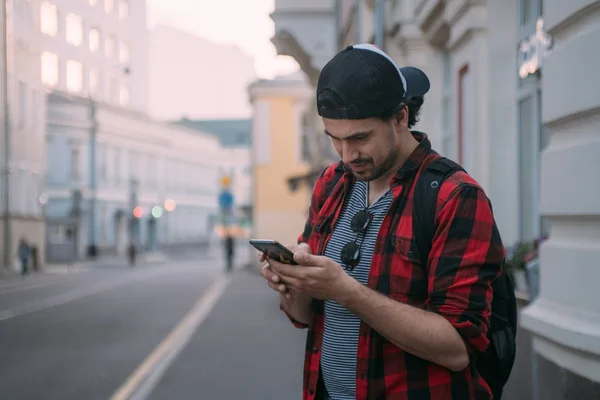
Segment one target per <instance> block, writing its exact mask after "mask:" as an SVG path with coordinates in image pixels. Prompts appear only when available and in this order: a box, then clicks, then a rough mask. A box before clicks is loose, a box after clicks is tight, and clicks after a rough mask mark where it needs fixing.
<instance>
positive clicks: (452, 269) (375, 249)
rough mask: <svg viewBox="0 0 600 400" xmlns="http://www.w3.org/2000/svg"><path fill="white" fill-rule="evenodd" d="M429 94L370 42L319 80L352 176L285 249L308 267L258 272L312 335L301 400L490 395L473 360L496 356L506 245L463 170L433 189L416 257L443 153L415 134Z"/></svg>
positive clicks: (328, 122)
mask: <svg viewBox="0 0 600 400" xmlns="http://www.w3.org/2000/svg"><path fill="white" fill-rule="evenodd" d="M428 90H429V80H428V78H427V76H426V75H425V74H424V73H423V72H422V71H420V70H418V69H416V68H410V67H405V68H402V69H399V68H398V67H397V66H396V65H395V64H394V62H393V61H392V60H391V58H389V57H388V56H387V55H386V54H385V53H383V52H382V51H381V50H379V49H378V48H376V47H375V46H372V45H356V46H351V47H348V48H346V49H345V50H343V51H341V52H340V53H338V54H337V55H336V56H335V57H334V58H333V59H332V60H331V61H330V62H329V63H328V64H327V65H326V66H325V67H324V68H323V70H322V72H321V75H320V77H319V82H318V87H317V107H318V112H319V115H320V116H321V117H322V118H323V123H324V126H325V134H327V135H328V136H329V137H330V139H331V141H332V143H333V146H334V147H335V149H336V150H337V152H338V153H339V154H340V157H341V159H342V161H343V163H344V165H345V172H344V174H343V175H342V177H341V179H340V182H339V184H338V185H336V186H335V187H334V188H333V190H332V192H331V195H330V198H329V201H327V202H325V200H326V198H325V197H326V191H327V187H328V186H329V184H330V183H331V181H332V179H333V176H334V174H335V169H336V168H337V165H332V166H330V167H329V168H327V169H326V170H325V171H324V172H323V173H322V175H321V176H320V178H319V179H318V181H317V183H316V185H315V188H314V191H313V195H312V201H311V207H310V212H309V217H308V221H307V224H306V228H305V231H304V233H303V234H302V235H301V236H300V238H299V245H297V246H290V248H292V250H294V252H295V254H294V257H295V260H296V261H297V262H298V264H300V265H298V266H290V265H285V264H281V263H279V262H277V261H275V260H272V259H267V264H266V265H265V266H264V267H263V269H262V275H263V276H264V277H265V279H267V280H268V282H269V283H268V284H269V286H270V287H271V288H272V289H274V290H276V291H278V292H280V298H281V308H282V310H283V311H284V312H285V313H286V314H287V315H288V316H289V317H290V319H291V320H292V322H293V323H294V324H295V325H296V326H297V327H308V335H307V345H306V346H307V347H306V349H307V352H306V357H305V369H304V371H305V372H304V374H305V375H304V399H313V398H318V399H333V400H337V399H359V400H366V399H369V400H375V399H406V400H425V399H431V400H441V399H453V400H465V399H477V400H480V399H491V398H492V394H491V390H490V388H489V386H488V385H487V384H486V382H485V381H484V380H483V379H482V378H481V376H480V375H479V373H478V371H477V369H476V368H475V366H474V363H473V358H474V356H476V355H477V354H478V353H481V352H483V351H484V350H485V349H486V347H487V346H488V339H487V338H486V333H487V330H488V327H489V319H490V309H491V299H492V290H491V283H492V281H494V280H495V279H496V278H497V277H498V276H499V275H500V274H501V265H502V260H503V257H504V248H503V245H502V242H501V239H500V236H499V234H498V231H497V228H496V225H495V222H494V218H493V215H492V211H491V208H490V205H489V203H488V200H487V197H486V195H485V193H484V192H483V190H482V189H481V187H480V186H479V185H478V184H477V183H476V182H475V181H474V180H473V178H471V177H470V176H469V175H468V174H467V173H465V172H464V171H460V172H456V173H454V174H452V175H451V176H450V177H449V178H447V179H446V180H444V181H443V183H442V184H441V186H440V188H439V191H438V198H437V203H436V207H435V221H436V225H435V235H434V239H433V240H432V243H431V251H430V253H429V257H428V262H427V265H425V266H423V265H421V261H420V260H419V258H418V256H417V255H415V254H414V252H413V251H412V249H413V247H411V242H413V241H414V240H413V239H414V238H415V232H413V222H412V208H413V204H412V198H413V193H414V183H415V182H416V180H417V178H418V177H419V176H420V173H421V172H422V171H423V168H424V167H425V166H427V165H428V164H429V163H431V162H432V161H433V160H435V159H436V158H438V157H439V156H438V155H437V153H435V152H434V151H433V150H432V149H431V144H430V142H429V140H428V139H427V135H426V134H424V133H421V132H416V131H411V128H412V127H413V126H414V125H415V123H416V122H417V120H418V116H419V112H420V109H421V105H422V104H423V100H424V95H425V94H426V93H427V92H428ZM330 228H332V229H330ZM313 254H314V255H313ZM260 259H261V260H264V259H265V258H264V256H262V255H261V256H260Z"/></svg>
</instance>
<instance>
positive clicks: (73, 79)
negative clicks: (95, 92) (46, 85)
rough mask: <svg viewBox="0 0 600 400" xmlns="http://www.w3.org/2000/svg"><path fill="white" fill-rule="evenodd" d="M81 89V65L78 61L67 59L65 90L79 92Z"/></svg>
mask: <svg viewBox="0 0 600 400" xmlns="http://www.w3.org/2000/svg"><path fill="white" fill-rule="evenodd" d="M81 89H83V65H81V63H80V62H78V61H73V60H69V61H67V90H68V91H69V92H72V93H79V92H81Z"/></svg>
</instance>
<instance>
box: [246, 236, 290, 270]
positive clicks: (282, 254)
mask: <svg viewBox="0 0 600 400" xmlns="http://www.w3.org/2000/svg"><path fill="white" fill-rule="evenodd" d="M250 244H251V245H252V246H254V247H255V248H256V249H257V250H258V251H261V252H263V253H265V255H266V256H267V257H269V258H272V259H273V260H277V261H279V262H281V263H283V264H290V265H298V263H297V262H296V261H295V260H294V253H292V251H291V250H290V249H288V248H287V247H285V246H284V245H282V244H281V243H279V242H278V241H277V240H268V239H250Z"/></svg>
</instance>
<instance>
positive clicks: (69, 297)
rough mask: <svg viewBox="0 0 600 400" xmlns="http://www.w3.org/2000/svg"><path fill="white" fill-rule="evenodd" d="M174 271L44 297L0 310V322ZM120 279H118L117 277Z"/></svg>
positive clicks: (113, 281)
mask: <svg viewBox="0 0 600 400" xmlns="http://www.w3.org/2000/svg"><path fill="white" fill-rule="evenodd" d="M175 271H176V270H169V271H167V270H160V271H153V272H151V273H148V274H146V275H139V276H133V277H129V278H125V279H117V278H114V279H111V280H110V281H108V282H102V283H99V284H96V285H91V286H86V287H82V288H77V289H74V290H71V291H68V292H65V293H61V294H59V295H55V296H50V297H46V298H44V299H42V300H36V301H33V302H30V303H25V304H23V305H20V306H17V307H14V308H10V309H7V310H0V322H1V321H5V320H7V319H10V318H14V317H19V316H22V315H25V314H29V313H32V312H36V311H41V310H45V309H47V308H51V307H56V306H60V305H63V304H67V303H71V302H73V301H76V300H79V299H82V298H84V297H89V296H92V295H95V294H100V293H103V292H106V291H108V290H111V289H116V288H118V287H120V286H123V285H127V284H130V283H135V282H139V281H143V280H146V279H151V278H157V277H160V276H163V275H169V274H172V273H173V272H175ZM119 278H120V277H119Z"/></svg>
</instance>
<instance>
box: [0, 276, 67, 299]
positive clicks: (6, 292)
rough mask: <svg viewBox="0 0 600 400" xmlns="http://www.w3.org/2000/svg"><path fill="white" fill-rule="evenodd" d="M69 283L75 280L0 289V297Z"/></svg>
mask: <svg viewBox="0 0 600 400" xmlns="http://www.w3.org/2000/svg"><path fill="white" fill-rule="evenodd" d="M69 282H75V279H67V280H60V281H54V282H42V283H34V284H31V285H23V286H15V287H12V288H10V289H8V290H2V289H0V296H2V295H4V294H9V293H14V292H22V291H24V290H29V289H39V288H44V287H48V286H54V285H58V284H59V283H69Z"/></svg>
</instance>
